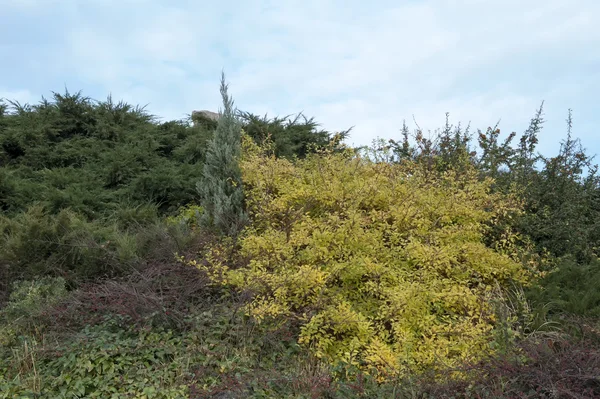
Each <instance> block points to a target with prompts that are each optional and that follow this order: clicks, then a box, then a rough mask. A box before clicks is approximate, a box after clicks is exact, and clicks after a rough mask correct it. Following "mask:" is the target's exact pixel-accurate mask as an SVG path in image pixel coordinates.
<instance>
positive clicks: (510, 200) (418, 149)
mask: <svg viewBox="0 0 600 399" xmlns="http://www.w3.org/2000/svg"><path fill="white" fill-rule="evenodd" d="M221 94H222V97H223V102H224V104H223V105H224V110H223V112H222V114H221V118H220V120H219V122H216V121H211V120H206V121H200V122H201V123H197V124H196V126H191V124H190V123H189V122H190V121H189V120H180V121H168V122H159V121H158V119H157V118H156V117H154V116H152V115H149V114H148V113H146V111H145V110H144V109H143V108H140V107H132V106H130V105H128V104H125V103H123V102H119V103H114V102H113V101H112V99H111V98H110V97H109V98H108V99H107V100H106V101H93V100H91V99H89V98H86V97H83V96H82V95H81V94H80V93H77V94H71V93H68V92H67V93H65V94H56V93H55V94H54V95H53V99H52V101H47V100H45V99H43V100H42V101H41V102H40V103H39V104H37V105H21V104H19V103H16V102H10V101H9V102H6V103H0V111H1V112H0V209H1V215H0V397H6V398H9V397H10V398H13V397H111V395H112V396H113V397H140V398H142V397H143V398H159V397H165V398H166V397H169V398H173V397H211V396H215V397H232V398H233V397H256V398H259V397H298V398H299V397H331V398H336V397H369V398H372V397H382V398H383V397H385V398H388V397H398V398H404V397H411V398H414V397H440V398H443V397H464V398H468V397H477V398H483V397H488V398H499V397H531V398H533V397H595V396H600V381H599V379H598V377H597V376H598V367H600V364H599V361H600V360H599V359H600V354H599V349H598V348H600V332H599V330H600V326H599V324H598V319H597V318H598V317H599V316H600V310H599V309H600V293H599V292H600V291H598V289H597V286H598V284H600V262H599V261H598V258H597V257H598V249H599V242H598V241H599V239H600V230H599V227H600V225H599V223H600V217H599V216H600V215H599V214H598V212H599V211H600V203H599V199H600V196H599V194H600V191H599V189H600V187H599V180H598V176H597V168H596V167H595V166H594V165H593V163H592V161H593V158H592V157H591V156H589V155H587V154H586V151H585V150H584V149H583V148H582V147H581V143H580V142H579V140H577V139H574V138H573V135H572V134H573V133H572V127H573V121H572V115H571V112H570V111H569V114H568V117H567V134H566V138H565V140H564V141H563V142H562V144H561V147H560V150H559V153H558V155H556V156H554V157H544V156H542V155H541V154H539V153H537V152H536V145H537V143H538V136H539V135H540V132H541V129H542V126H543V123H544V121H543V108H542V107H540V109H538V110H537V111H536V113H535V115H534V117H533V118H532V120H531V123H530V125H529V127H528V128H527V129H526V130H525V132H524V133H523V134H521V135H520V136H519V135H517V134H516V133H511V134H509V135H508V136H507V137H506V138H505V139H502V140H501V139H500V130H499V129H498V127H497V126H495V127H493V128H492V127H490V128H488V129H487V130H485V131H480V130H477V131H476V132H473V133H472V132H470V127H467V128H466V129H463V128H462V127H461V126H460V125H459V126H456V127H455V126H452V125H451V124H450V123H449V119H448V120H447V123H446V125H445V126H444V127H443V128H442V129H441V130H438V131H435V132H429V134H428V135H427V134H426V133H425V132H423V131H422V130H421V129H420V128H418V129H417V130H416V131H414V132H410V131H409V129H408V127H407V126H406V124H404V126H403V128H402V130H401V134H400V139H399V140H389V141H385V140H379V141H376V142H375V143H374V145H373V146H371V147H369V148H355V149H352V148H348V147H346V146H345V145H343V144H342V140H343V139H344V138H345V137H346V136H347V135H348V133H349V131H346V132H342V133H339V134H335V135H334V134H330V133H328V132H325V131H322V130H318V129H317V124H316V123H314V122H313V120H312V119H311V120H307V119H306V118H305V119H304V122H303V123H301V122H299V117H300V115H299V116H298V118H295V119H293V120H290V119H287V117H286V118H275V119H273V120H268V119H267V118H266V116H265V117H264V118H260V117H257V116H254V115H251V114H248V113H244V112H239V111H236V110H234V109H233V100H232V99H231V98H230V97H229V95H228V94H227V85H225V82H224V76H223V77H222V80H221ZM234 183H235V184H234ZM216 198H220V199H219V200H218V201H217V200H215V199H216ZM232 198H234V200H232V201H229V200H230V199H232ZM219 201H220V202H219ZM227 201H229V202H227ZM224 205H227V206H224ZM229 205H231V206H229ZM227 209H230V210H227ZM232 209H233V211H232ZM240 215H246V217H244V218H243V219H244V221H243V223H231V221H232V220H241V219H239V216H240ZM215 216H217V217H215ZM206 222H209V223H206ZM232 226H233V227H234V228H232ZM207 227H208V228H207ZM214 227H217V229H214ZM242 227H243V228H242ZM214 233H222V234H214ZM230 238H235V239H233V240H232V239H230ZM175 255H177V258H178V259H179V261H178V260H177V259H176V256H175ZM190 264H192V265H193V266H195V267H191V266H190ZM450 377H452V378H450Z"/></svg>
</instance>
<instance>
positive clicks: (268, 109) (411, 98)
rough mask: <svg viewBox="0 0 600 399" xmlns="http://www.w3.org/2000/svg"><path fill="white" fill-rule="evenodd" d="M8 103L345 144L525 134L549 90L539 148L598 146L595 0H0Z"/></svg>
mask: <svg viewBox="0 0 600 399" xmlns="http://www.w3.org/2000/svg"><path fill="white" fill-rule="evenodd" d="M0 53H1V54H2V55H3V57H2V59H3V62H1V63H0V73H1V75H0V76H2V79H1V80H0V98H2V97H5V98H9V99H16V100H18V101H20V102H22V103H26V102H29V103H37V102H38V101H39V100H40V99H41V96H42V95H44V96H46V97H50V95H51V91H57V92H64V88H65V86H66V87H67V88H68V89H69V91H71V92H75V91H78V90H82V93H83V94H84V95H86V96H89V97H92V98H94V99H105V98H106V97H107V95H108V94H109V93H112V95H113V98H114V99H115V100H121V99H122V100H125V101H127V102H130V103H132V104H141V105H145V104H148V106H147V110H148V111H149V112H151V113H153V114H155V115H158V116H160V117H163V118H165V119H179V118H185V117H186V114H189V113H191V111H192V110H194V109H209V110H214V111H217V110H218V109H219V106H220V104H221V103H220V95H219V79H220V73H221V70H224V71H225V74H226V79H227V81H228V83H229V85H230V86H229V88H230V89H229V92H230V94H231V95H232V96H233V98H234V100H235V103H236V106H237V107H238V108H240V109H242V110H244V111H250V112H253V113H256V114H259V115H264V114H265V113H268V115H269V116H277V115H278V116H284V115H287V114H296V113H298V112H300V111H303V112H304V114H305V115H307V116H308V117H314V118H315V120H316V121H317V122H319V123H321V125H322V127H323V128H325V129H327V130H331V131H339V130H343V129H346V128H348V127H350V126H355V128H354V130H353V132H352V136H351V138H350V140H349V142H350V143H353V144H369V143H370V142H371V140H372V139H374V138H376V137H377V136H379V137H383V138H399V129H400V127H401V125H402V120H403V119H406V120H407V122H408V124H409V126H410V127H411V128H414V127H415V124H414V122H413V115H414V118H415V119H416V121H417V122H418V124H419V125H420V126H421V127H422V128H423V129H425V130H427V129H431V130H434V129H436V128H439V127H441V126H442V125H443V123H444V120H445V112H450V118H451V122H453V123H454V124H456V123H458V122H461V124H462V125H466V124H467V123H469V122H470V123H471V126H472V127H473V128H481V129H485V128H486V127H487V126H490V125H494V124H495V123H496V122H497V121H498V120H500V129H501V130H502V131H503V132H504V133H508V132H510V131H513V130H514V131H517V132H522V131H523V130H524V129H525V128H526V127H527V125H528V122H529V119H530V118H531V116H532V115H533V114H534V112H535V110H536V108H537V107H538V106H539V105H540V103H541V102H542V100H544V101H545V119H546V121H547V122H546V125H545V129H544V132H543V134H542V136H541V137H540V141H541V143H540V146H539V149H540V150H541V151H542V152H543V153H545V154H546V155H551V154H554V152H555V151H556V150H557V149H558V145H559V142H560V140H561V139H562V138H563V137H564V133H565V131H566V124H565V118H566V116H567V111H568V109H569V108H572V109H573V116H574V122H575V127H574V133H575V135H576V136H577V137H580V138H581V139H582V141H583V144H584V146H585V147H587V148H588V150H589V153H599V155H600V134H597V132H596V127H597V126H599V125H600V99H599V97H598V96H599V94H600V2H599V1H597V0H544V1H540V0H504V1H499V0H460V1H459V0H421V1H417V0H412V1H400V0H397V1H387V0H379V1H376V2H375V1H374V2H367V1H364V0H360V1H359V0H345V1H341V0H340V1H337V0H336V1H334V0H301V1H296V0H280V1H269V0H260V1H259V0H246V1H241V0H240V1H223V2H221V3H219V2H216V1H215V2H208V1H191V0H190V1H183V0H171V1H167V0H163V1H158V0H147V1H145V0H119V1H117V0H80V1H77V0H0Z"/></svg>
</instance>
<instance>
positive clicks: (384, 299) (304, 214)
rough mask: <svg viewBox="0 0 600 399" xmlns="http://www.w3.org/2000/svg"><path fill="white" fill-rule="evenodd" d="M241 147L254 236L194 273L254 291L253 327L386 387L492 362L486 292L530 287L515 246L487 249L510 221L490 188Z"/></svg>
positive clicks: (465, 178) (326, 156) (456, 176)
mask: <svg viewBox="0 0 600 399" xmlns="http://www.w3.org/2000/svg"><path fill="white" fill-rule="evenodd" d="M244 142H245V145H244V154H243V159H242V162H241V169H242V173H243V181H244V185H245V187H244V189H245V193H246V205H247V209H248V212H249V215H250V218H251V225H250V226H249V227H247V228H246V230H245V231H244V232H243V233H242V234H241V236H240V238H239V242H238V245H239V249H238V251H237V252H236V255H235V256H236V260H237V261H232V259H231V256H230V255H229V254H230V250H229V248H228V246H227V245H226V244H222V245H220V246H216V247H213V248H212V249H211V250H210V251H209V253H207V254H205V255H206V259H207V260H208V262H203V263H202V264H200V263H198V262H196V261H192V263H193V264H194V265H196V266H198V267H200V268H203V269H205V270H207V271H208V272H209V273H210V274H211V276H212V278H213V281H214V282H215V283H218V284H224V285H226V286H229V287H232V288H235V289H238V290H241V291H245V292H250V293H251V294H252V300H251V301H250V303H249V305H248V306H247V309H246V310H247V312H248V314H249V315H251V316H252V317H254V318H255V319H256V320H260V321H263V320H265V321H277V320H281V319H283V318H286V319H289V318H293V319H295V320H297V321H299V322H300V324H301V332H300V335H299V342H300V343H302V344H305V345H307V346H308V347H309V348H311V350H312V351H313V352H314V353H315V354H316V355H317V356H318V357H321V358H324V359H326V360H327V361H329V362H330V363H331V364H333V365H336V364H337V365H339V364H344V365H352V366H356V367H357V368H358V369H362V370H363V371H370V372H371V373H374V374H376V375H378V376H379V377H381V378H385V377H386V376H391V375H397V374H398V373H402V372H404V371H416V370H418V369H425V368H427V367H430V366H435V367H438V366H439V367H442V366H444V367H445V366H451V365H453V364H457V363H458V362H462V361H465V360H473V359H476V358H478V357H480V356H481V355H482V354H485V353H488V352H489V351H490V350H491V347H490V345H489V342H490V337H491V335H490V334H491V330H492V328H493V326H494V323H495V315H494V312H493V307H492V305H491V301H490V298H491V297H492V295H493V291H494V290H495V289H497V288H498V287H502V286H503V285H506V284H507V283H509V282H510V281H514V280H518V281H520V282H524V281H526V280H527V278H528V275H527V273H526V272H525V270H524V269H523V267H522V266H521V264H520V263H519V262H518V259H517V257H516V256H515V254H513V253H512V252H511V251H510V248H511V246H510V242H511V239H512V238H513V237H511V235H510V233H508V234H507V235H506V238H505V242H506V243H507V245H505V250H503V251H498V250H493V249H490V248H489V247H487V246H486V245H485V244H484V240H483V237H484V235H485V234H486V231H487V230H488V229H489V228H490V226H492V225H493V224H494V222H495V220H497V219H498V218H500V217H505V216H507V215H509V214H510V213H511V212H517V211H518V209H517V208H516V207H515V205H514V204H513V203H512V202H510V201H509V199H507V198H506V197H501V196H499V195H495V194H492V193H491V192H490V181H488V180H484V181H481V180H480V179H478V178H477V175H476V171H475V170H474V169H473V170H470V171H467V172H465V171H464V169H463V170H461V172H460V173H457V172H452V171H447V172H444V173H441V174H439V175H437V176H435V177H432V176H431V175H428V176H426V175H425V174H424V173H422V172H421V169H420V168H419V167H417V166H416V164H412V163H402V164H392V163H382V162H381V163H380V162H375V161H373V160H372V158H369V157H365V156H361V155H360V154H359V153H357V152H356V151H352V150H347V151H343V152H339V151H338V152H333V151H323V152H321V153H319V154H316V155H311V156H308V157H307V158H306V159H303V160H298V161H296V162H290V161H288V160H285V159H278V158H276V157H274V156H271V155H269V154H268V151H267V150H265V149H264V148H260V147H258V146H257V145H256V144H254V143H252V142H251V140H249V139H247V138H245V140H244ZM234 264H237V265H238V266H236V267H235V266H232V265H234Z"/></svg>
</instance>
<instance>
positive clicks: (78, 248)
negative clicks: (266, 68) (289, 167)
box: [0, 91, 330, 303]
mask: <svg viewBox="0 0 600 399" xmlns="http://www.w3.org/2000/svg"><path fill="white" fill-rule="evenodd" d="M244 115H245V118H246V119H242V118H240V126H241V127H243V128H245V129H247V130H249V131H253V132H254V133H255V135H256V137H257V140H258V138H259V137H262V136H260V134H265V135H269V136H271V137H277V139H278V140H279V141H281V142H288V141H295V142H296V143H297V144H298V146H299V147H298V148H297V149H296V148H293V149H292V148H287V147H286V153H285V155H286V156H291V157H302V156H304V155H305V154H306V152H307V149H310V148H312V147H319V146H320V145H322V144H323V143H326V142H327V141H328V140H327V137H328V136H329V135H330V134H329V133H327V132H323V131H318V130H317V129H316V125H315V124H313V123H308V122H307V123H304V124H303V123H300V122H298V121H297V120H296V121H289V123H288V124H287V125H283V124H282V121H281V120H279V119H276V120H273V121H269V120H266V119H263V120H260V122H259V120H258V118H257V117H255V116H254V115H252V114H248V113H246V114H244ZM189 122H190V121H189V120H178V121H167V122H159V121H158V118H156V117H155V116H153V115H150V114H149V113H147V112H146V111H145V109H144V108H142V107H139V106H135V107H134V106H131V105H129V104H126V103H124V102H115V101H113V99H112V98H111V97H108V99H107V100H105V101H94V100H92V99H90V98H88V97H85V96H83V95H82V94H81V93H75V94H72V93H69V92H68V91H66V93H64V94H59V93H54V94H53V97H52V100H47V99H42V101H40V103H39V104H35V105H29V104H25V105H22V104H19V103H18V102H15V101H10V100H7V101H5V102H0V210H1V211H2V213H1V215H0V303H2V302H3V301H5V300H6V299H7V298H8V294H9V292H10V287H11V283H12V282H13V281H16V280H22V279H33V278H36V277H38V276H43V275H49V276H62V277H65V278H67V280H68V282H69V284H71V285H73V284H77V282H78V281H80V280H85V279H89V278H100V277H111V276H116V275H121V274H122V273H124V272H130V271H131V270H133V269H135V268H136V267H140V266H143V264H145V263H147V262H148V261H150V260H152V259H154V258H156V257H159V258H164V257H171V256H172V254H173V253H174V252H175V251H177V250H180V249H181V248H182V246H185V245H186V241H187V240H188V239H189V237H187V238H186V234H187V233H186V231H185V230H186V226H185V224H184V225H182V224H181V223H180V224H177V223H175V224H174V225H165V223H163V221H162V220H163V219H164V218H165V217H171V218H174V217H177V215H178V214H179V212H180V209H182V208H186V207H188V206H192V207H193V206H194V205H196V204H197V203H199V202H200V198H199V194H198V191H197V186H198V187H200V188H201V189H202V188H203V187H204V186H205V179H204V178H203V169H204V163H205V161H206V159H207V152H209V143H210V142H211V140H212V138H213V135H214V132H215V129H216V126H215V125H203V124H199V125H197V126H192V125H191V124H190V123H189ZM298 134H301V135H302V137H301V138H298V137H297V136H298ZM291 137H293V139H292V138H291ZM310 151H313V150H312V149H311V150H310ZM161 248H162V249H163V253H158V252H160V251H158V250H157V249H161Z"/></svg>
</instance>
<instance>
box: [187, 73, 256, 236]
mask: <svg viewBox="0 0 600 399" xmlns="http://www.w3.org/2000/svg"><path fill="white" fill-rule="evenodd" d="M227 87H228V85H227V84H225V74H224V73H222V75H221V96H222V98H223V107H224V109H223V110H222V111H221V110H220V111H219V115H220V117H219V123H218V125H217V130H216V131H215V134H214V136H213V138H212V140H211V141H210V142H209V145H208V149H207V151H206V161H205V164H204V171H203V177H204V180H203V182H202V183H198V185H197V190H198V192H199V194H200V195H201V196H202V206H203V208H204V214H203V216H202V220H201V221H202V223H204V224H205V225H207V226H210V227H213V228H214V229H215V230H216V231H217V232H219V233H221V234H227V235H231V236H235V235H236V234H237V233H238V232H239V231H240V230H241V229H242V227H243V226H244V224H245V223H246V221H247V215H246V213H245V211H244V193H243V190H242V175H241V170H240V168H239V164H238V161H239V157H240V154H241V124H240V122H239V121H238V120H237V118H236V116H235V112H234V109H233V100H232V99H231V98H230V97H229V96H228V94H227Z"/></svg>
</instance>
